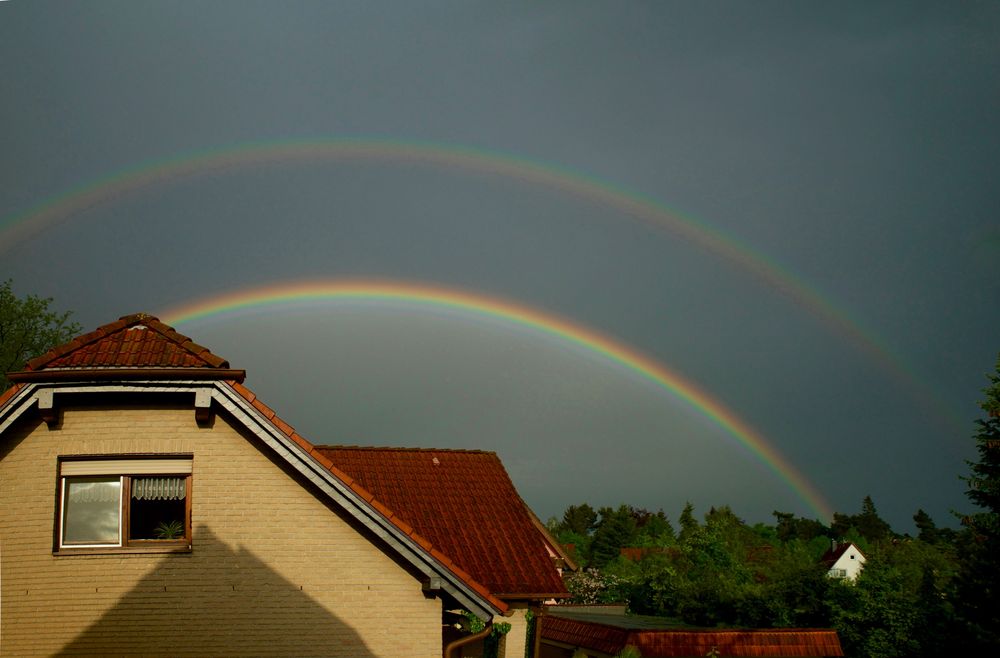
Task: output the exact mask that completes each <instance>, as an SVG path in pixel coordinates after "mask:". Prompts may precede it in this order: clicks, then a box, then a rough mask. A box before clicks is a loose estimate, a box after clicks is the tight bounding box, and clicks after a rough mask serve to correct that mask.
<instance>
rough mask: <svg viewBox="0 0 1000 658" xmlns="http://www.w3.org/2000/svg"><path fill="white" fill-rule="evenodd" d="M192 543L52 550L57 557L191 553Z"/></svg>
mask: <svg viewBox="0 0 1000 658" xmlns="http://www.w3.org/2000/svg"><path fill="white" fill-rule="evenodd" d="M191 551H192V549H191V545H190V544H171V545H169V546H111V547H108V548H99V547H97V546H87V547H81V548H69V547H63V548H60V549H57V550H54V551H52V555H53V556H55V557H65V556H67V555H135V554H137V553H139V554H141V553H147V554H148V553H191Z"/></svg>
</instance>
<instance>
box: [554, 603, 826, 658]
mask: <svg viewBox="0 0 1000 658" xmlns="http://www.w3.org/2000/svg"><path fill="white" fill-rule="evenodd" d="M560 607H561V606H551V607H549V608H547V613H546V614H545V615H544V616H543V617H542V624H541V629H542V630H541V637H542V640H543V641H545V640H550V641H554V642H559V643H562V644H568V645H571V646H574V647H583V648H586V649H592V650H595V651H600V652H601V653H605V654H609V655H615V654H617V653H619V652H620V651H622V649H624V648H625V647H626V646H629V645H631V646H634V647H635V648H637V649H638V650H639V652H640V653H641V654H642V656H643V658H669V657H672V656H707V655H719V656H843V655H844V652H843V649H842V648H841V646H840V640H839V639H838V637H837V632H836V631H834V630H829V629H806V628H796V629H785V628H781V629H778V628H770V629H760V630H758V629H722V628H712V629H700V628H690V627H684V626H682V625H680V624H678V623H676V622H674V621H672V620H669V619H663V618H658V617H644V616H635V615H625V614H624V612H622V613H621V614H614V613H610V614H609V612H608V611H606V610H600V611H595V612H588V611H586V610H581V609H580V607H576V606H574V607H569V608H567V609H563V610H560ZM713 650H714V651H716V652H717V653H715V654H711V652H712V651H713Z"/></svg>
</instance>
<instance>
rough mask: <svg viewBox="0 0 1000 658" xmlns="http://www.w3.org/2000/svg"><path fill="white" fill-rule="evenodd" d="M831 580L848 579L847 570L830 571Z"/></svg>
mask: <svg viewBox="0 0 1000 658" xmlns="http://www.w3.org/2000/svg"><path fill="white" fill-rule="evenodd" d="M830 577H831V578H847V569H830Z"/></svg>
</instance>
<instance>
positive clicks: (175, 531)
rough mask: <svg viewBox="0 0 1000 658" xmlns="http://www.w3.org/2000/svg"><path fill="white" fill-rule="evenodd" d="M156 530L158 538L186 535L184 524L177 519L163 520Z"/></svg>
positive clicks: (179, 537) (178, 537)
mask: <svg viewBox="0 0 1000 658" xmlns="http://www.w3.org/2000/svg"><path fill="white" fill-rule="evenodd" d="M154 532H155V533H156V538H157V539H181V538H183V537H184V524H183V523H181V522H180V521H177V520H176V519H175V520H173V521H161V522H160V524H159V525H158V526H156V529H155V530H154Z"/></svg>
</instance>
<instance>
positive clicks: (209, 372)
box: [7, 368, 247, 383]
mask: <svg viewBox="0 0 1000 658" xmlns="http://www.w3.org/2000/svg"><path fill="white" fill-rule="evenodd" d="M246 374H247V373H246V370H240V369H235V368H64V369H49V370H20V371H18V372H11V373H8V374H7V378H8V379H10V380H11V381H12V382H18V383H20V382H66V381H79V382H88V381H121V380H163V379H178V380H185V381H186V380H192V379H197V380H225V381H235V382H241V383H242V382H243V380H244V379H246Z"/></svg>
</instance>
